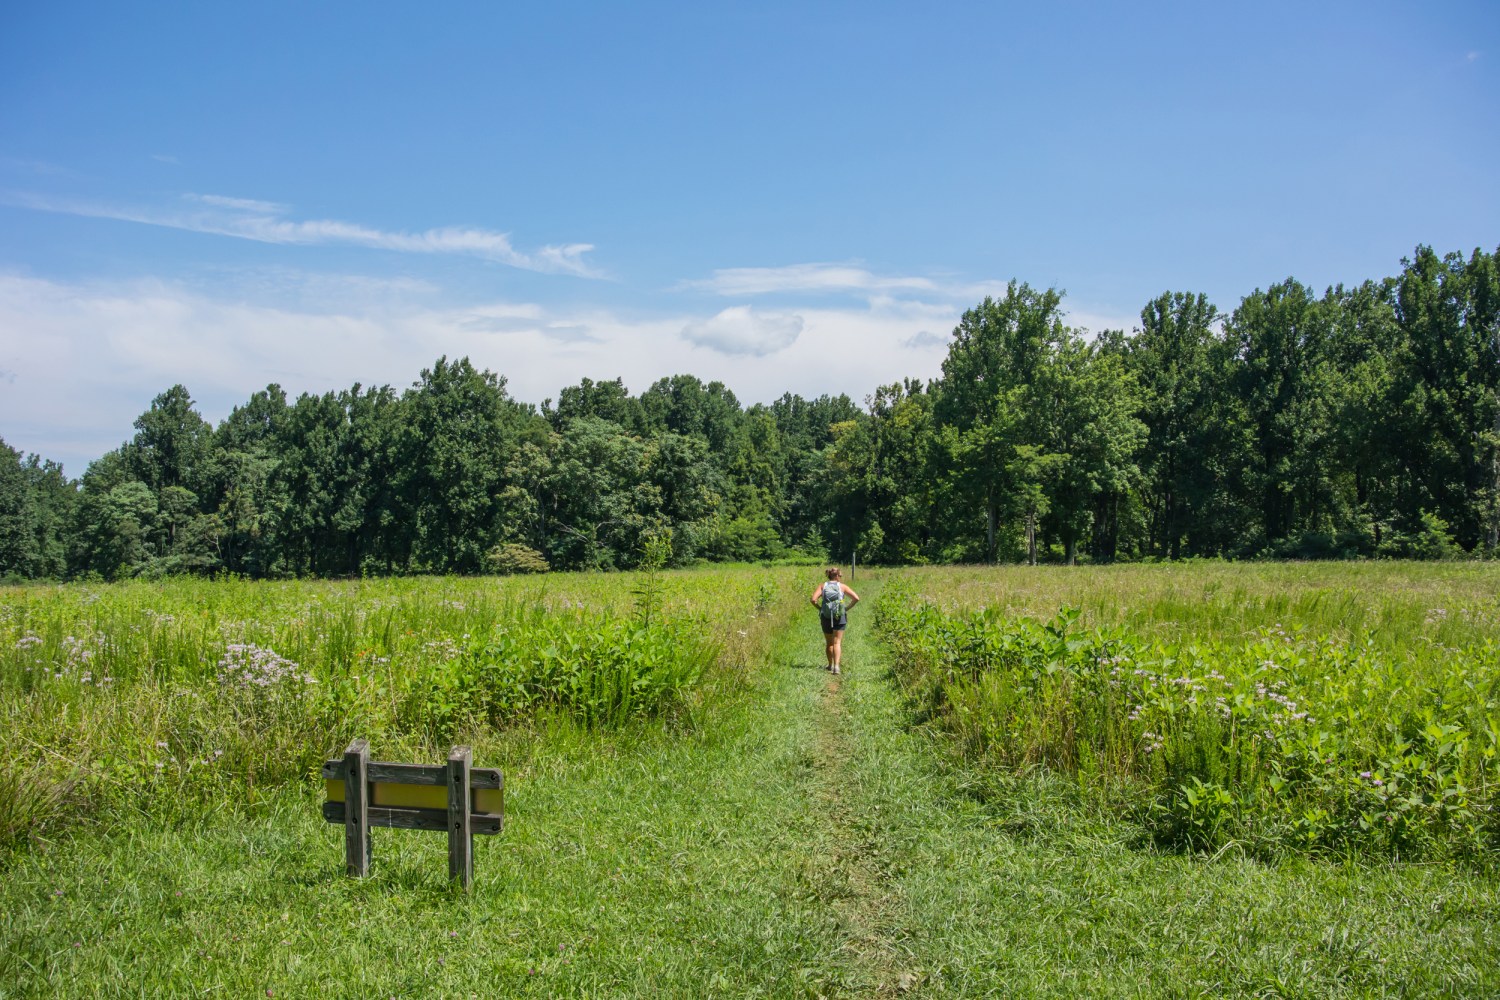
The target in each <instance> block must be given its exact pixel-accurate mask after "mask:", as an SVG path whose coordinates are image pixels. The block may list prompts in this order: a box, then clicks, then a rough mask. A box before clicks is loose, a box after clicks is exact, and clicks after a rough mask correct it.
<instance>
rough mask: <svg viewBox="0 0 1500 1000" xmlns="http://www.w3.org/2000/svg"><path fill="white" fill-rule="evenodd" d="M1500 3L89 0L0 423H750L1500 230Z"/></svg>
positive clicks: (6, 295) (4, 53)
mask: <svg viewBox="0 0 1500 1000" xmlns="http://www.w3.org/2000/svg"><path fill="white" fill-rule="evenodd" d="M1497 41H1500V4H1495V3H1493V2H1468V3H1466V2H1453V3H1446V4H1413V3H1400V4H1395V3H1378V2H1377V3H1368V2H1367V3H1319V4H1305V3H1299V4H1284V3H1257V4H1253V5H1242V6H1240V7H1238V8H1237V9H1231V8H1230V7H1229V6H1228V5H1222V4H1201V3H1193V4H1187V3H1184V4H1154V5H1147V4H1129V5H1126V4H1120V5H1106V4H1102V3H1100V4H1094V3H1055V4H1029V5H1026V6H1025V8H1024V9H1012V8H1011V7H1010V5H1003V4H972V5H971V4H944V5H935V6H933V7H932V9H923V8H919V7H917V6H915V5H910V4H901V5H895V4H889V5H884V4H860V5H854V4H808V3H799V4H775V3H762V4H755V5H744V6H735V7H727V6H723V5H714V4H701V3H700V4H657V3H638V4H631V5H603V4H566V3H558V4H548V5H529V6H523V5H519V4H497V3H491V4H473V5H460V4H454V5H439V6H428V7H425V8H421V9H419V8H417V7H415V6H413V5H410V4H372V3H362V4H357V5H356V4H318V5H311V4H305V3H304V4H282V3H260V4H253V5H252V4H242V5H226V4H198V3H184V4H152V5H119V4H75V3H66V2H52V3H47V4H31V5H28V7H27V8H25V9H21V8H20V5H15V4H13V5H8V6H7V8H6V10H5V12H4V13H0V437H3V438H4V439H5V441H6V442H7V443H8V444H10V445H11V446H12V447H16V448H19V449H22V450H24V451H35V452H39V453H41V454H42V455H43V456H45V457H49V458H53V459H57V460H60V461H63V462H64V463H65V464H66V467H67V469H68V471H69V473H70V474H74V475H77V474H80V473H82V471H83V469H84V467H85V466H86V464H87V462H88V461H89V460H91V459H93V458H96V457H98V455H100V454H102V453H103V452H104V451H106V450H108V449H109V448H112V447H115V446H116V445H118V444H119V442H120V441H122V440H124V439H125V438H127V437H128V436H129V435H130V434H131V432H132V431H131V427H130V422H131V421H132V420H133V419H134V417H135V416H136V415H137V414H139V413H140V412H141V411H142V410H143V409H145V408H146V406H148V405H149V403H150V400H151V397H152V396H153V395H155V394H156V393H157V392H160V391H161V390H163V389H165V388H167V387H168V386H170V385H172V384H173V383H176V382H182V383H183V384H185V385H187V386H188V388H189V389H190V390H191V391H192V392H193V394H194V396H195V398H196V399H197V400H198V401H199V405H200V409H201V411H202V412H203V413H204V415H205V416H207V417H209V418H210V419H212V420H218V419H220V418H222V417H223V416H224V415H225V414H226V413H227V412H228V410H229V409H230V407H232V406H233V405H234V404H235V403H237V402H240V401H242V400H244V399H245V398H246V397H248V395H249V394H250V393H251V392H253V391H254V390H256V389H258V388H261V387H263V386H264V385H265V384H266V383H268V382H271V381H276V382H279V383H281V384H282V385H283V386H284V387H285V388H286V389H287V390H288V391H289V392H291V393H292V394H296V393H299V392H303V391H314V392H323V391H327V390H330V389H338V388H345V387H347V386H349V385H350V384H352V383H354V382H355V381H359V382H362V383H364V384H371V383H375V384H379V383H390V384H392V385H395V386H397V387H402V386H405V385H407V384H409V383H410V382H411V381H413V380H414V379H415V378H416V376H417V374H418V372H419V371H420V369H421V368H422V367H424V366H426V365H429V364H430V363H431V362H432V361H433V360H434V359H435V358H436V357H438V356H439V355H442V354H447V355H450V356H455V355H462V354H467V355H469V356H470V357H472V358H473V360H474V361H475V363H476V364H479V365H482V366H485V367H489V368H491V369H493V370H495V371H498V372H500V373H502V374H504V375H506V376H507V377H508V379H509V384H510V388H511V391H512V392H513V394H514V395H515V396H517V397H518V398H521V399H525V400H529V401H533V402H540V401H541V400H542V399H543V398H544V397H548V396H555V395H556V393H557V391H558V389H560V388H561V387H562V386H564V385H567V384H571V383H574V382H576V381H577V380H578V379H579V378H582V377H584V376H588V377H592V378H596V379H597V378H610V377H614V376H616V375H620V376H623V377H624V378H625V380H626V384H627V385H629V386H630V388H631V389H632V390H634V391H640V390H642V389H644V388H646V387H647V386H648V385H649V383H650V382H651V381H652V380H654V379H655V378H657V377H659V376H661V375H664V374H669V373H673V372H691V373H693V374H697V375H699V376H701V377H703V378H718V379H722V380H723V381H725V382H726V383H727V384H728V385H729V386H730V388H731V389H733V390H734V391H735V392H736V393H737V394H738V395H739V397H740V398H741V400H742V402H745V403H751V402H756V401H767V400H770V399H772V398H774V397H776V396H778V395H780V394H781V392H783V391H786V390H791V391H795V392H800V393H803V394H804V395H814V394H818V393H821V392H848V393H850V394H851V395H852V396H854V397H856V398H863V397H864V396H865V395H866V394H868V393H869V392H871V391H872V390H873V389H874V388H875V387H876V386H877V385H880V384H883V383H888V382H892V381H896V380H898V379H900V378H902V377H905V376H919V377H924V378H925V377H931V376H933V375H936V374H937V371H938V366H939V364H940V363H941V360H942V357H943V353H944V345H945V343H946V339H947V335H948V334H949V332H950V331H951V330H952V327H953V325H954V323H955V322H956V320H957V318H958V316H959V315H960V314H961V313H962V311H963V310H964V309H965V308H966V307H968V306H970V305H973V304H974V303H975V302H977V301H978V300H979V299H980V298H981V297H982V296H983V295H984V294H986V293H987V292H992V291H994V290H996V289H998V288H1003V285H1004V282H1005V281H1006V280H1007V279H1010V278H1018V279H1020V280H1023V281H1029V282H1031V283H1032V284H1033V285H1039V286H1047V285H1055V286H1057V287H1060V288H1063V289H1066V291H1067V293H1068V296H1067V299H1066V304H1067V305H1068V307H1069V308H1070V309H1071V311H1072V312H1071V316H1072V320H1073V322H1075V323H1076V324H1077V325H1079V326H1082V327H1087V328H1089V329H1091V330H1098V329H1101V328H1104V327H1106V326H1125V327H1128V326H1130V325H1131V324H1132V323H1133V322H1134V320H1135V317H1136V316H1137V315H1138V313H1139V310H1140V308H1141V306H1142V305H1143V304H1144V302H1145V301H1146V300H1147V299H1148V298H1150V297H1151V296H1153V295H1155V294H1157V293H1159V292H1161V291H1164V290H1167V289H1173V290H1190V291H1202V292H1206V293H1207V294H1208V295H1209V296H1210V298H1211V299H1212V300H1213V301H1215V302H1216V303H1217V304H1218V305H1219V306H1220V308H1221V309H1224V310H1229V309H1232V308H1233V307H1234V306H1235V305H1236V304H1237V303H1238V301H1239V298H1240V296H1242V295H1244V294H1245V293H1247V292H1249V291H1251V290H1252V289H1254V288H1256V287H1263V286H1265V285H1267V284H1269V283H1271V282H1273V281H1277V280H1279V279H1281V278H1284V277H1286V276H1288V275H1291V276H1295V277H1297V278H1299V279H1300V280H1302V281H1304V282H1306V283H1309V284H1312V285H1314V286H1316V287H1319V288H1321V287H1323V286H1326V285H1328V284H1331V283H1335V282H1356V281H1360V280H1363V279H1365V278H1374V277H1381V276H1384V275H1387V274H1390V273H1394V271H1395V270H1396V269H1397V268H1398V267H1399V261H1400V258H1401V257H1402V256H1403V255H1406V254H1409V253H1410V252H1411V250H1412V248H1413V247H1414V246H1415V245H1416V244H1417V243H1428V244H1431V245H1433V246H1435V247H1436V248H1437V249H1439V250H1440V251H1447V250H1455V249H1456V250H1463V251H1465V252H1467V251H1469V250H1472V249H1473V248H1474V247H1476V246H1484V247H1486V248H1488V249H1493V248H1494V247H1495V246H1496V245H1497V244H1500V193H1497V192H1500V184H1497V181H1500V73H1497V69H1496V60H1497V59H1500V45H1497V44H1496V43H1497Z"/></svg>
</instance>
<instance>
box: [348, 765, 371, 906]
mask: <svg viewBox="0 0 1500 1000" xmlns="http://www.w3.org/2000/svg"><path fill="white" fill-rule="evenodd" d="M369 766H370V744H369V741H367V740H355V741H354V742H353V743H350V744H349V749H347V750H345V751H344V803H343V805H344V862H345V868H346V869H347V870H348V872H349V874H350V875H353V876H355V877H356V878H364V877H365V876H366V875H368V874H370V853H371V849H372V845H371V843H370V801H369V798H370V797H369V795H368V789H369V784H368V781H369V779H368V777H367V773H368V768H369Z"/></svg>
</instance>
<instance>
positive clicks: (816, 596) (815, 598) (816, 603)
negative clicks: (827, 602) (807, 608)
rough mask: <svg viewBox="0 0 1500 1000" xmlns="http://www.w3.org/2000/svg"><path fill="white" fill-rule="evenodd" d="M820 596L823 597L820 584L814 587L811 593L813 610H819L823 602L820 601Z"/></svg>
mask: <svg viewBox="0 0 1500 1000" xmlns="http://www.w3.org/2000/svg"><path fill="white" fill-rule="evenodd" d="M822 596H823V585H822V584H821V583H820V584H818V585H817V586H816V587H814V588H813V592H812V606H813V607H815V608H821V607H822V606H823V602H822V600H821V598H822Z"/></svg>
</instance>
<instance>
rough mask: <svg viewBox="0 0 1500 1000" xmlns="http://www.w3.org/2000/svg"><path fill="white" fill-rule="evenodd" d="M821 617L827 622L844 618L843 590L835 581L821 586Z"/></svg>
mask: <svg viewBox="0 0 1500 1000" xmlns="http://www.w3.org/2000/svg"><path fill="white" fill-rule="evenodd" d="M823 617H824V618H827V619H828V620H829V621H838V620H839V619H840V618H842V617H844V588H843V587H842V586H841V585H840V584H839V582H838V581H837V580H829V581H828V582H827V583H825V584H823Z"/></svg>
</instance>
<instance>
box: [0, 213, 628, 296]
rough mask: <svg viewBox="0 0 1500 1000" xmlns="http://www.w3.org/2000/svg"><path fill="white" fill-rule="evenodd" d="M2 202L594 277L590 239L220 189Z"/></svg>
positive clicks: (222, 233) (225, 233)
mask: <svg viewBox="0 0 1500 1000" xmlns="http://www.w3.org/2000/svg"><path fill="white" fill-rule="evenodd" d="M0 200H3V201H5V202H6V203H8V204H11V205H16V206H19V207H22V208H31V209H35V210H37V211H42V212H59V213H62V214H65V215H81V216H87V217H90V218H100V219H119V220H121V221H125V222H137V223H142V224H144V225H149V226H164V227H166V228H169V229H184V230H187V231H189V232H195V233H212V234H215V235H218V236H233V237H237V238H239V239H246V240H255V241H257V242H260V243H280V244H297V245H319V246H323V245H343V246H359V247H368V248H371V249H379V250H394V251H399V252H403V253H421V254H463V255H466V256H472V257H479V258H482V259H484V260H489V261H494V262H495V263H498V264H506V265H509V266H511V267H517V268H522V269H524V270H528V271H541V272H546V273H557V274H573V275H578V276H580V277H599V276H600V275H599V272H597V271H596V270H595V269H594V268H593V267H592V266H591V265H589V263H588V262H587V261H585V260H584V255H585V254H587V253H588V252H589V251H591V250H593V249H594V247H593V244H590V243H568V244H563V245H559V246H544V247H541V248H540V249H537V250H534V251H522V250H518V249H516V248H515V247H514V246H513V245H511V242H510V236H509V234H507V233H498V232H494V231H493V230H488V229H479V228H475V227H471V226H444V227H439V228H435V229H427V230H423V231H422V232H415V233H413V232H399V231H397V232H392V231H388V230H382V229H374V228H371V227H369V226H362V225H359V224H358V223H353V222H341V221H339V220H336V219H306V220H300V221H299V220H295V219H291V218H287V216H288V215H289V214H290V209H289V208H288V207H287V206H285V205H279V204H276V203H275V202H269V201H258V200H255V199H252V198H230V197H225V196H223V195H212V194H193V195H186V196H185V197H184V199H183V200H184V201H186V202H188V203H189V204H190V206H191V207H189V208H186V209H174V208H163V207H149V208H133V207H129V206H123V205H112V204H105V203H102V202H90V201H82V200H76V199H68V198H53V197H49V196H46V195H38V194H31V193H26V192H10V193H8V194H6V195H5V196H4V197H3V199H0Z"/></svg>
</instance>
